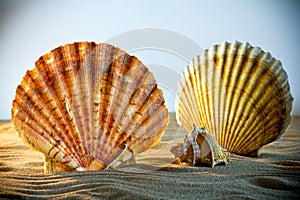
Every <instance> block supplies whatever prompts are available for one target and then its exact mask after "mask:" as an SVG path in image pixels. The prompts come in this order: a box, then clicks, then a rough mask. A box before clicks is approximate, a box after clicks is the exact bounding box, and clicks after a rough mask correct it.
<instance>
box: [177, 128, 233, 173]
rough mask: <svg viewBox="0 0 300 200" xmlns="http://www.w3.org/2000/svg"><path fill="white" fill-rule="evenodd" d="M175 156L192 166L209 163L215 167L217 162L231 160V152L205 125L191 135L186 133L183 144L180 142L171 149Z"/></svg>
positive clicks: (225, 162) (195, 129)
mask: <svg viewBox="0 0 300 200" xmlns="http://www.w3.org/2000/svg"><path fill="white" fill-rule="evenodd" d="M171 152H172V153H173V154H175V157H177V158H179V159H180V161H181V162H186V163H188V165H191V166H198V165H209V166H211V167H214V166H215V165H217V164H220V163H224V164H225V165H226V164H227V162H229V159H228V156H229V153H228V152H227V151H226V150H225V149H222V148H221V147H220V146H219V145H218V143H217V141H216V140H215V139H214V138H213V136H212V135H211V134H209V133H208V132H207V131H206V129H205V127H203V128H197V126H196V125H194V130H193V131H192V133H191V134H190V135H186V136H185V139H184V143H183V144H178V145H177V146H175V147H173V148H172V149H171Z"/></svg>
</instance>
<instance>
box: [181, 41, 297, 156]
mask: <svg viewBox="0 0 300 200" xmlns="http://www.w3.org/2000/svg"><path fill="white" fill-rule="evenodd" d="M292 101H293V97H292V95H291V93H290V87H289V83H288V77H287V74H286V72H285V71H284V70H283V67H282V65H281V62H280V61H278V60H276V59H275V58H273V57H272V56H271V55H270V53H266V52H264V51H263V50H262V49H261V48H259V47H252V46H251V45H250V44H249V43H240V42H233V43H227V42H225V43H223V44H221V45H215V46H213V47H212V48H211V49H209V50H205V51H204V52H203V53H202V54H201V55H200V56H197V57H196V58H194V59H193V60H192V62H191V63H190V65H189V66H187V68H186V69H185V71H184V72H183V74H182V78H181V80H180V81H179V89H178V91H177V97H176V105H175V110H176V118H177V122H178V123H179V124H180V125H181V126H182V127H183V128H184V129H185V130H186V131H187V132H191V131H192V130H193V124H196V125H197V126H198V127H203V126H205V127H206V128H207V130H208V132H209V133H212V134H213V135H214V138H215V139H216V140H217V142H218V143H219V145H220V146H221V147H222V148H224V149H227V150H228V151H230V152H233V153H236V154H240V155H248V156H255V155H257V151H258V149H259V148H260V147H262V146H263V145H265V144H268V143H270V142H272V141H274V140H276V139H278V138H279V137H280V136H281V135H282V134H283V133H284V132H285V130H286V129H287V127H288V125H289V123H290V120H291V115H290V112H291V109H292Z"/></svg>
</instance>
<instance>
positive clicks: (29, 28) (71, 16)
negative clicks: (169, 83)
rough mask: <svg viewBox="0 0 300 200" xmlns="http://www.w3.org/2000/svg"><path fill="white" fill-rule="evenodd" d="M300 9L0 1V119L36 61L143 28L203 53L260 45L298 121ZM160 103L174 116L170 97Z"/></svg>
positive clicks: (165, 58) (273, 3)
mask: <svg viewBox="0 0 300 200" xmlns="http://www.w3.org/2000/svg"><path fill="white" fill-rule="evenodd" d="M299 5H300V4H299V3H298V2H297V1H288V0H286V1H280V0H263V1H262V0H251V1H250V0H249V1H246V0H245V1H241V0H236V1H234V0H226V1H199V0H198V1H196V0H195V1H162V0H151V1H142V0H140V1H138V0H136V1H132V0H126V1H88V0H87V1H83V0H81V1H80V0H69V1H66V0H65V1H63V0H61V1H58V0H57V1H56V0H54V1H53V0H52V1H42V0H27V1H25V0H24V1H22V0H19V1H17V0H7V1H5V0H4V1H3V0H0V91H1V93H0V95H1V96H0V120H4V119H10V108H11V101H12V100H13V98H14V94H15V89H16V87H17V85H18V84H19V83H20V81H21V79H22V77H23V76H24V75H25V72H26V70H28V69H31V68H33V66H34V62H35V61H36V60H37V59H38V58H39V57H40V56H41V55H43V54H45V53H47V52H49V51H50V50H52V49H54V48H56V47H57V46H60V45H63V44H66V43H72V42H75V41H95V42H97V43H99V42H105V41H107V40H109V39H110V38H112V37H114V36H117V35H119V34H122V33H125V32H127V31H132V30H136V29H142V28H156V29H167V30H171V31H174V32H177V33H179V34H182V35H184V36H186V37H188V38H190V39H191V40H193V41H195V42H196V43H197V44H199V45H200V46H201V47H202V48H203V49H206V48H210V47H211V46H212V45H214V44H219V43H222V42H224V41H229V42H232V41H234V40H239V41H241V42H249V43H250V44H252V45H253V46H259V47H262V49H264V50H265V51H269V52H270V53H271V54H272V56H274V57H275V58H277V59H279V60H281V61H282V63H283V66H284V69H285V70H286V71H287V73H288V76H289V82H290V85H291V90H292V94H293V96H294V105H293V114H294V115H298V116H300V89H299V86H300V77H299V75H300V73H299V71H300V54H299V53H300V46H299V45H300V37H299V36H300V25H299V24H300V22H299V19H300V6H299ZM178 42H179V41H178ZM131 54H134V55H137V56H138V57H139V58H140V60H142V62H144V64H146V65H147V64H150V65H151V64H152V63H156V64H161V65H164V66H167V67H170V68H171V69H173V70H174V71H176V72H178V73H180V72H181V71H182V70H183V68H184V67H185V65H186V64H187V63H185V62H182V60H181V61H179V60H178V58H174V56H173V57H172V56H170V55H166V53H161V54H159V55H158V54H157V52H156V54H151V51H142V52H132V53H131ZM176 59H177V60H178V62H177V61H176ZM174 63H176V64H174ZM160 76H161V74H160ZM165 78H166V79H168V78H169V76H168V75H167V74H166V76H165ZM166 99H167V106H168V107H169V110H170V111H174V107H173V102H174V100H173V99H174V95H172V94H166Z"/></svg>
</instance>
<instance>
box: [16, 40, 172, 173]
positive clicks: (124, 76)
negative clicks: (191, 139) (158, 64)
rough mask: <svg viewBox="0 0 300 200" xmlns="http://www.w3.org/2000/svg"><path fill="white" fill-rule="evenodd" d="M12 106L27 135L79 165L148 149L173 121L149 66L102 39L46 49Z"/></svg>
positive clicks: (93, 165)
mask: <svg viewBox="0 0 300 200" xmlns="http://www.w3.org/2000/svg"><path fill="white" fill-rule="evenodd" d="M11 112H12V116H11V117H12V118H11V119H12V123H13V125H14V127H15V129H16V130H17V131H18V133H19V136H20V137H21V138H22V139H23V141H24V142H25V143H27V144H29V145H30V146H31V147H33V148H34V149H36V150H38V151H40V152H42V153H44V154H45V156H46V158H47V159H48V158H50V159H55V160H56V161H57V162H59V163H62V164H64V165H66V166H68V167H69V168H72V169H76V170H78V171H81V170H98V169H103V168H106V167H110V166H111V164H112V163H113V162H114V161H116V160H119V161H120V162H122V161H125V160H128V159H129V158H131V157H132V154H136V153H140V152H143V151H145V150H146V149H148V148H150V147H151V146H153V145H155V144H157V143H158V142H159V141H160V138H161V136H162V135H163V133H164V132H165V129H166V126H167V124H168V122H169V118H168V111H167V108H166V106H165V100H164V97H163V93H162V91H161V90H160V89H158V88H157V82H156V80H155V79H154V77H153V74H152V73H151V72H150V71H149V70H148V69H147V67H146V66H145V65H143V64H142V63H141V62H140V61H139V60H138V59H137V58H136V57H134V56H130V55H128V54H127V53H126V52H124V51H122V50H120V49H119V48H117V47H114V46H111V45H109V44H105V43H100V44H95V43H94V42H78V43H73V44H67V45H65V46H60V47H58V48H56V49H54V50H52V51H51V52H50V53H48V54H45V55H43V56H41V57H40V58H39V59H38V60H37V61H36V63H35V68H33V69H32V70H29V71H27V72H26V75H25V76H24V77H23V80H22V81H21V84H20V85H19V86H18V87H17V90H16V96H15V99H14V100H13V103H12V110H11ZM121 154H122V156H121Z"/></svg>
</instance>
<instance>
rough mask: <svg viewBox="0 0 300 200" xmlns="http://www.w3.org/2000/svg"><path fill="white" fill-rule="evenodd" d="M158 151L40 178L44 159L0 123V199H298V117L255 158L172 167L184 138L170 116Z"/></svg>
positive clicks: (299, 164)
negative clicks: (92, 168) (132, 161)
mask: <svg viewBox="0 0 300 200" xmlns="http://www.w3.org/2000/svg"><path fill="white" fill-rule="evenodd" d="M170 119H171V121H170V125H169V127H168V129H167V132H166V134H165V135H164V137H163V138H162V141H161V143H160V144H159V145H157V146H156V147H154V148H153V149H150V150H148V151H146V152H144V153H141V154H139V155H138V156H137V163H136V164H130V165H127V166H122V167H119V168H116V169H108V170H103V171H90V172H65V173H58V174H55V175H44V171H43V170H44V157H43V155H42V154H41V153H39V152H37V151H34V150H32V149H30V148H29V147H27V146H26V145H24V144H23V142H22V141H21V140H20V139H19V137H18V134H17V133H16V132H15V130H14V129H13V127H12V126H11V124H10V122H0V141H1V143H0V198H3V199H6V198H7V199H10V198H23V199H24V198H27V199H33V198H50V199H300V117H294V118H293V120H292V123H291V125H290V127H289V129H288V130H287V132H286V133H285V134H284V135H283V136H282V137H281V138H280V139H279V140H277V141H275V142H273V143H271V144H268V145H266V146H265V147H264V148H263V149H262V151H261V156H260V157H259V158H249V157H242V156H238V155H234V154H232V153H231V154H230V162H229V163H228V164H227V166H225V165H217V166H215V167H214V168H210V167H186V166H179V165H176V164H172V162H173V161H174V156H173V154H171V153H170V151H169V150H170V148H171V146H172V145H175V144H176V143H177V142H178V140H179V139H180V138H183V136H184V135H185V133H184V131H183V130H182V129H181V128H179V127H178V125H177V124H176V122H175V117H174V114H173V113H172V114H170Z"/></svg>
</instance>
